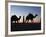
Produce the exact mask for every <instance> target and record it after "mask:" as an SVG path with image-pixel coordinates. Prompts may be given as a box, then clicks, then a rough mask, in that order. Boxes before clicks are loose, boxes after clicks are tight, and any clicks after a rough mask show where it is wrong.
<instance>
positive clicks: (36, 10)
mask: <svg viewBox="0 0 46 37" xmlns="http://www.w3.org/2000/svg"><path fill="white" fill-rule="evenodd" d="M29 13H32V14H33V15H35V14H38V16H37V17H36V19H37V20H40V17H41V7H35V6H17V5H11V16H12V15H14V14H15V15H16V16H18V17H19V16H25V17H26V16H27V15H28V14H29ZM21 19H22V18H21Z"/></svg>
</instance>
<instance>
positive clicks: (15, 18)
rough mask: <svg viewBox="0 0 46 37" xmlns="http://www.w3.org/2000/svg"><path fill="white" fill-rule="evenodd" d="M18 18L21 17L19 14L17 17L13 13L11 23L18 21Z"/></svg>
mask: <svg viewBox="0 0 46 37" xmlns="http://www.w3.org/2000/svg"><path fill="white" fill-rule="evenodd" d="M20 18H21V16H19V18H18V17H17V16H16V15H13V16H12V17H11V23H16V21H17V23H18V21H19V20H20Z"/></svg>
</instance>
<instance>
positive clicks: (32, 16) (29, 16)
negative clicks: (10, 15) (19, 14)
mask: <svg viewBox="0 0 46 37" xmlns="http://www.w3.org/2000/svg"><path fill="white" fill-rule="evenodd" d="M36 16H38V15H37V14H36V15H35V16H34V15H33V14H31V13H29V14H28V15H27V16H26V21H27V22H29V20H31V22H32V21H33V18H36Z"/></svg>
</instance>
